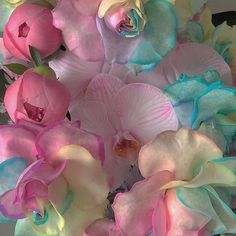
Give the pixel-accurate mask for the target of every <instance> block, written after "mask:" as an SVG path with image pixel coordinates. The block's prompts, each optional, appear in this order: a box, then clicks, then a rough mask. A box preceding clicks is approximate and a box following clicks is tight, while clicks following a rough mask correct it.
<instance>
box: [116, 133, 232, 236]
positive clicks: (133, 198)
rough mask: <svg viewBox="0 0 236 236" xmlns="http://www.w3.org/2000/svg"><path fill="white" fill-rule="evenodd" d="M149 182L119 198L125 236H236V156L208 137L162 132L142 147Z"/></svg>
mask: <svg viewBox="0 0 236 236" xmlns="http://www.w3.org/2000/svg"><path fill="white" fill-rule="evenodd" d="M138 161H139V168H140V171H141V173H142V175H143V177H145V180H143V181H140V182H138V183H136V184H135V185H134V186H133V188H132V189H131V191H130V192H127V193H121V194H118V195H117V196H116V199H115V202H114V204H113V210H114V212H115V219H116V225H117V227H118V228H119V229H120V230H121V232H122V233H124V234H125V235H128V236H129V235H137V236H143V235H147V234H149V233H153V234H154V235H157V236H165V235H172V236H177V235H212V234H221V233H226V234H227V233H229V234H230V233H233V234H234V233H235V222H236V215H235V213H234V212H233V211H232V210H231V203H232V195H231V194H234V187H235V185H236V182H235V180H236V175H235V172H236V170H235V168H234V165H235V162H236V158H233V157H232V158H223V157H222V151H221V150H220V149H219V148H218V147H217V146H216V145H215V144H214V143H213V142H212V141H211V140H210V139H209V138H207V137H206V136H204V135H202V134H201V133H198V132H194V131H191V130H188V129H183V128H182V129H180V130H179V131H177V132H174V131H166V132H163V133H161V134H160V135H158V136H157V137H156V139H154V140H153V141H152V142H150V143H148V144H146V145H145V146H144V147H142V149H141V151H140V155H139V159H138Z"/></svg>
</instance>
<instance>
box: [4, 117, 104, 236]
mask: <svg viewBox="0 0 236 236" xmlns="http://www.w3.org/2000/svg"><path fill="white" fill-rule="evenodd" d="M36 133H37V132H36ZM58 133H59V134H60V137H59V136H58ZM19 136H20V137H21V139H19ZM55 136H56V137H57V138H59V139H57V142H55V140H56V139H55ZM50 139H51V140H50ZM47 141H49V143H46V142H47ZM50 141H51V142H52V145H54V146H52V145H51V144H50ZM0 142H1V146H2V149H1V152H2V154H1V158H3V159H2V162H1V163H0V169H1V174H0V186H1V188H0V221H3V222H9V221H11V220H17V224H16V232H15V235H19V236H20V235H22V236H23V235H24V236H26V235H30V236H32V235H41V236H49V235H63V236H73V235H75V232H76V235H82V233H83V232H84V230H85V229H86V228H87V227H88V226H89V225H90V224H91V223H93V222H94V221H95V220H97V219H99V218H103V217H104V210H105V207H106V198H107V195H108V184H107V177H106V175H105V173H104V171H103V169H102V166H101V163H100V160H101V159H102V157H101V155H102V153H101V143H99V142H100V139H99V138H98V137H96V136H94V135H92V134H89V133H86V132H84V131H82V130H80V129H79V127H78V124H77V123H67V122H62V121H61V122H58V123H57V124H54V125H51V126H48V127H47V128H45V129H44V130H42V131H40V133H37V135H35V133H34V132H32V131H30V129H29V128H28V127H27V128H25V126H23V125H13V126H4V127H1V133H0ZM80 145H83V146H84V147H87V148H88V150H87V149H85V148H84V147H82V146H80ZM90 153H92V154H93V155H94V156H95V158H97V159H98V160H96V159H94V158H93V156H92V155H91V154H90ZM100 157H101V158H100ZM4 159H5V160H4ZM42 173H43V175H42ZM72 219H74V220H72Z"/></svg>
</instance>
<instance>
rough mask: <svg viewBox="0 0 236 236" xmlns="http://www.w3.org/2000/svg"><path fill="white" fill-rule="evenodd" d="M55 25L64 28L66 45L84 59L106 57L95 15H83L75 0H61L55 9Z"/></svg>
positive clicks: (91, 59) (94, 59)
mask: <svg viewBox="0 0 236 236" xmlns="http://www.w3.org/2000/svg"><path fill="white" fill-rule="evenodd" d="M53 17H54V25H55V26H56V27H57V28H59V29H61V30H62V34H63V38H64V40H65V43H66V46H67V47H68V48H69V50H70V51H71V52H73V53H74V54H75V55H77V56H78V57H80V58H81V59H83V60H88V61H98V60H102V59H103V57H104V51H103V45H102V40H101V36H100V34H99V32H98V30H97V26H96V20H95V16H94V15H92V16H90V15H82V14H81V13H80V12H78V10H77V8H75V7H74V1H73V0H61V1H59V2H58V4H57V6H56V7H55V9H54V11H53Z"/></svg>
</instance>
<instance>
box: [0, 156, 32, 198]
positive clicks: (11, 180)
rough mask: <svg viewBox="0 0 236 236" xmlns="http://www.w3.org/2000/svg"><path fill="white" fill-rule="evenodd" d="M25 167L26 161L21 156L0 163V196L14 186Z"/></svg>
mask: <svg viewBox="0 0 236 236" xmlns="http://www.w3.org/2000/svg"><path fill="white" fill-rule="evenodd" d="M26 167H27V162H26V160H24V159H23V158H21V157H15V158H14V157H12V158H11V159H8V160H6V161H3V162H2V163H1V164H0V196H1V195H2V194H4V193H5V192H7V191H9V190H11V189H14V188H15V186H16V183H17V180H18V178H19V177H20V175H21V173H22V172H23V171H24V170H25V169H26Z"/></svg>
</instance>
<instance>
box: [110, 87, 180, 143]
mask: <svg viewBox="0 0 236 236" xmlns="http://www.w3.org/2000/svg"><path fill="white" fill-rule="evenodd" d="M114 103H115V109H116V111H117V114H118V116H119V117H120V120H121V126H122V128H123V130H127V131H129V132H130V133H131V134H132V135H134V136H135V137H136V138H137V139H138V140H140V141H141V142H143V143H146V142H148V141H150V140H152V139H153V138H154V137H155V136H156V135H157V134H159V133H161V132H163V131H166V130H176V129H177V128H178V120H177V117H176V115H175V112H174V109H173V107H172V105H171V103H170V101H169V100H168V98H167V97H166V96H165V95H164V94H163V93H162V92H161V90H159V89H158V88H156V87H153V86H151V85H147V84H141V83H140V84H130V85H127V86H125V87H123V88H122V89H120V91H119V93H118V94H117V95H116V97H115V101H114Z"/></svg>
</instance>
